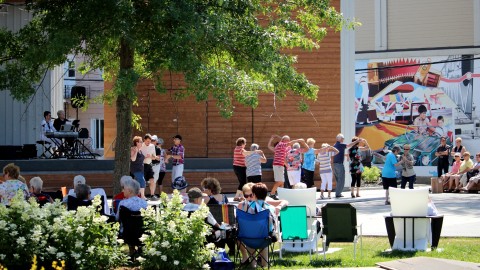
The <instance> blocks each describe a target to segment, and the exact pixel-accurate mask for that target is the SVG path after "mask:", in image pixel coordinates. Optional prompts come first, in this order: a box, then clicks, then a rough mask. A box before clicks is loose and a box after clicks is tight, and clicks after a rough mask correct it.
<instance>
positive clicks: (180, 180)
mask: <svg viewBox="0 0 480 270" xmlns="http://www.w3.org/2000/svg"><path fill="white" fill-rule="evenodd" d="M187 187H188V183H187V180H186V179H185V177H183V176H179V177H177V178H175V180H173V183H172V188H173V189H177V190H182V189H185V188H187Z"/></svg>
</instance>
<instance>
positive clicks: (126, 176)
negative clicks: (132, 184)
mask: <svg viewBox="0 0 480 270" xmlns="http://www.w3.org/2000/svg"><path fill="white" fill-rule="evenodd" d="M130 180H133V178H132V177H131V176H130V175H124V176H122V177H121V178H120V186H122V187H124V186H125V183H126V182H127V181H130Z"/></svg>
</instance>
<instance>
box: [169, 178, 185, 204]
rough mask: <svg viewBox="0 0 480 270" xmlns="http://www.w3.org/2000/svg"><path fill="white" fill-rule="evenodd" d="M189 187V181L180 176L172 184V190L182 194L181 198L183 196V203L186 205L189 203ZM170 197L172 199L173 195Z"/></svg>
mask: <svg viewBox="0 0 480 270" xmlns="http://www.w3.org/2000/svg"><path fill="white" fill-rule="evenodd" d="M187 187H188V183H187V180H186V179H185V177H183V176H179V177H177V178H175V180H174V181H173V183H172V188H173V189H176V190H178V192H179V193H180V196H182V198H183V199H182V203H183V204H186V203H188V195H187V193H186V192H185V191H186V189H187ZM169 197H170V198H171V197H172V194H170V195H169Z"/></svg>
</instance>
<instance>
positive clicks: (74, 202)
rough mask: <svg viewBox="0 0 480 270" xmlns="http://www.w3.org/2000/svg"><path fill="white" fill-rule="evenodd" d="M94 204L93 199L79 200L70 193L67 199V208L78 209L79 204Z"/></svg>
mask: <svg viewBox="0 0 480 270" xmlns="http://www.w3.org/2000/svg"><path fill="white" fill-rule="evenodd" d="M90 205H92V200H88V201H84V200H79V199H77V197H74V196H71V195H68V200H67V210H69V211H70V210H75V211H76V210H77V208H78V207H79V206H90Z"/></svg>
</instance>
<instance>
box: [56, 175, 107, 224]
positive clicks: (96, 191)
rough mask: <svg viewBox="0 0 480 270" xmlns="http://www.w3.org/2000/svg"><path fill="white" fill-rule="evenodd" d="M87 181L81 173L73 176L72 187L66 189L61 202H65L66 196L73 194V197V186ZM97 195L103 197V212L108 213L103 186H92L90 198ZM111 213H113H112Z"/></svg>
mask: <svg viewBox="0 0 480 270" xmlns="http://www.w3.org/2000/svg"><path fill="white" fill-rule="evenodd" d="M86 182H87V180H86V179H85V177H84V176H83V175H76V176H75V177H74V178H73V189H70V190H69V191H68V194H67V196H65V197H64V198H63V202H64V203H66V202H67V200H68V196H73V197H75V191H74V190H75V187H76V186H77V185H78V184H83V185H85V184H86ZM97 195H100V196H101V197H103V212H104V213H105V214H106V215H110V207H109V206H108V200H107V194H106V193H105V190H104V189H103V188H94V189H91V198H92V199H93V198H95V196H97ZM112 215H113V214H112Z"/></svg>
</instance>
